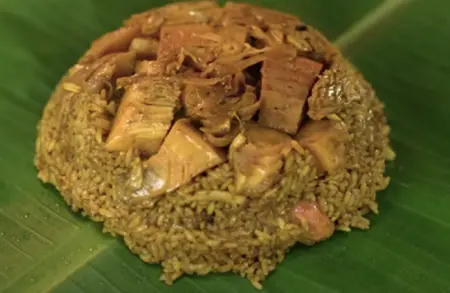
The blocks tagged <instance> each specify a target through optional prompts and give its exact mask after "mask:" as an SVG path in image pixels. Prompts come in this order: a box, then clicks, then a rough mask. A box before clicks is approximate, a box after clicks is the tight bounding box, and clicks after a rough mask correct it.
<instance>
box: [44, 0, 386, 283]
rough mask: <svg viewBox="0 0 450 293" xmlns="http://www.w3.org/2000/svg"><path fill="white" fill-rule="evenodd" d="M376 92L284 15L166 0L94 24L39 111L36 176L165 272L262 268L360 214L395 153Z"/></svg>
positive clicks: (362, 225)
mask: <svg viewBox="0 0 450 293" xmlns="http://www.w3.org/2000/svg"><path fill="white" fill-rule="evenodd" d="M388 135H389V127H388V125H387V121H386V118H385V115H384V110H383V104H382V103H381V102H380V101H379V100H378V98H377V97H376V95H375V93H374V91H373V89H372V88H371V86H370V85H369V83H368V82H366V81H365V80H364V78H363V77H362V76H361V74H360V73H358V72H357V71H356V70H355V69H354V68H353V67H352V66H351V65H350V64H349V63H348V61H347V60H346V59H345V58H344V57H343V56H342V55H341V53H340V52H339V51H338V50H337V49H336V48H335V47H333V46H332V45H331V44H330V43H329V42H328V41H327V40H326V39H325V38H324V37H323V36H322V35H321V34H320V33H319V32H318V31H317V30H315V29H314V28H312V27H310V26H308V25H306V24H304V23H303V22H302V21H301V20H300V19H298V18H297V17H295V16H292V15H288V14H284V13H281V12H277V11H274V10H269V9H265V8H262V7H259V6H253V5H248V4H240V3H227V4H226V5H225V6H224V7H219V6H217V5H216V4H215V3H214V2H209V1H201V2H186V3H177V4H171V5H168V6H165V7H161V8H157V9H152V10H149V11H147V12H144V13H141V14H137V15H133V16H132V17H131V18H130V19H129V20H127V21H126V22H125V24H124V26H123V27H122V28H119V29H118V30H116V31H114V32H110V33H107V34H105V35H104V36H102V37H101V38H100V39H98V40H97V41H95V42H93V43H92V46H91V48H90V49H89V50H88V51H87V53H86V54H85V55H84V56H83V57H81V58H80V59H79V61H78V63H77V64H76V65H74V66H73V67H72V68H70V69H69V70H68V72H67V74H66V75H65V76H64V77H63V78H62V79H61V81H60V83H59V85H58V86H57V87H56V89H55V91H54V92H53V94H52V96H51V98H50V100H49V101H48V104H47V105H46V107H45V109H44V112H43V116H42V120H41V121H40V124H39V127H38V137H37V146H36V157H35V165H36V167H37V169H38V172H39V173H38V174H39V178H40V179H41V180H42V181H43V182H46V183H50V184H52V185H54V186H56V188H57V189H58V190H59V191H60V193H61V194H62V196H63V197H64V199H65V201H66V202H67V204H68V205H70V207H71V208H72V209H73V210H75V211H82V213H83V214H84V215H87V216H89V217H90V218H91V219H92V220H94V221H99V222H103V224H104V231H105V232H108V233H111V234H113V235H120V236H122V237H123V238H124V240H125V243H126V245H127V246H128V247H129V249H130V250H131V251H132V252H133V253H135V254H136V255H138V256H139V257H140V258H141V259H142V260H143V261H145V262H148V263H159V264H161V265H162V268H163V274H162V276H161V279H162V280H163V281H165V282H166V283H168V284H172V283H173V282H174V280H176V279H177V278H179V277H180V276H182V275H183V274H199V275H206V274H209V273H211V272H220V273H224V272H234V273H237V274H239V275H241V276H242V277H246V278H248V279H249V280H250V281H251V283H252V284H253V285H254V286H255V287H257V288H261V287H262V285H261V282H262V281H263V280H264V279H265V278H266V277H267V275H268V274H269V273H270V272H271V271H273V270H274V269H275V268H276V266H277V265H278V264H279V263H280V262H281V261H282V260H283V258H284V257H285V253H286V252H287V251H288V250H289V249H290V248H291V247H292V246H294V245H295V244H297V243H301V244H303V245H312V244H315V243H317V242H320V241H323V240H326V239H327V238H329V237H330V236H332V234H333V233H334V232H335V231H336V230H341V231H347V232H348V231H350V230H351V228H359V229H368V228H369V224H370V223H369V220H368V219H367V218H366V217H365V215H367V214H368V213H371V212H372V213H376V214H377V213H378V207H377V203H376V193H377V192H378V191H380V190H383V189H385V188H386V187H387V185H388V183H389V178H388V177H386V176H384V171H385V163H386V161H389V160H392V159H393V158H394V153H393V151H392V149H391V148H390V146H389V140H388Z"/></svg>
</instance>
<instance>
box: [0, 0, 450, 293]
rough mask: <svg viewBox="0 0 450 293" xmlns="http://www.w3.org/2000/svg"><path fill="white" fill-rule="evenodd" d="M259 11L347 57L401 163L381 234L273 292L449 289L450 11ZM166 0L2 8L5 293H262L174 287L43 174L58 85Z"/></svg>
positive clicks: (303, 269)
mask: <svg viewBox="0 0 450 293" xmlns="http://www.w3.org/2000/svg"><path fill="white" fill-rule="evenodd" d="M254 2H258V3H259V4H261V5H265V6H267V7H271V8H277V9H280V10H283V11H287V12H291V13H295V14H297V15H299V16H301V17H302V18H303V19H304V20H305V21H306V22H308V23H309V24H312V25H314V26H316V27H317V28H318V29H320V30H321V31H323V32H324V33H325V35H327V36H328V37H329V38H330V40H332V41H334V42H336V44H337V45H339V46H340V47H341V48H342V50H343V51H344V53H345V55H347V56H348V57H349V58H350V59H351V60H352V61H353V62H354V63H355V64H356V66H357V67H358V68H359V69H360V70H361V71H362V72H363V74H364V75H365V76H366V78H367V79H368V80H369V81H370V82H371V83H372V84H373V85H374V87H375V89H376V90H377V92H378V94H379V96H380V98H381V99H382V100H383V101H384V102H385V103H386V106H387V108H386V109H387V114H388V117H389V119H390V123H391V125H392V129H393V132H392V141H393V145H394V148H395V150H396V152H397V159H396V160H395V162H394V163H392V164H390V165H389V166H388V173H389V175H390V176H392V183H391V185H390V187H389V188H388V189H387V190H386V191H385V192H383V193H380V194H379V202H380V210H381V214H380V216H377V217H373V218H372V224H373V225H372V229H370V230H369V231H366V232H361V231H354V232H352V233H343V232H342V233H337V235H335V237H333V238H332V239H331V240H329V241H326V242H324V243H321V244H319V245H316V246H314V247H308V248H307V247H297V248H295V249H294V250H293V251H292V252H291V253H289V255H288V256H287V258H286V260H285V261H284V262H283V263H282V264H281V265H280V266H279V268H278V269H277V270H276V271H275V272H274V273H273V274H271V275H270V277H269V278H268V279H267V281H266V282H265V283H264V289H263V292H267V293H283V292H308V293H310V292H311V293H315V292H319V293H338V292H345V293H353V292H377V293H378V292H389V293H390V292H418V293H419V292H432V293H438V292H450V278H449V277H450V212H449V208H450V139H449V137H450V127H449V126H450V96H449V94H450V82H449V79H448V75H447V73H448V72H450V59H449V58H448V54H449V51H450V42H449V41H448V40H449V39H450V29H449V28H450V18H449V17H448V11H450V2H449V1H443V0H442V1H438V0H430V1H428V0H427V1H424V0H410V1H407V0H404V1H402V0H384V1H382V0H359V1H357V0H340V1H336V0H297V1H287V0H277V1H276V0H264V1H254ZM439 2H440V3H439ZM165 3H167V1H162V0H153V1H151V0H127V1H114V0H113V1H111V0H76V1H75V0H73V1H69V0H40V1H37V0H21V1H17V0H14V1H13V0H0V292H5V293H7V292H8V293H9V292H11V293H27V292H33V293H47V292H55V293H56V292H61V293H72V292H73V293H75V292H87V293H103V292H105V293H120V292H124V293H129V292H130V293H140V292H161V293H169V292H181V291H180V290H185V291H186V292H196V293H206V292H213V290H214V292H218V293H221V292H227V293H228V292H233V293H234V292H235V293H239V292H256V291H257V290H256V289H254V288H253V287H252V286H251V285H250V284H249V282H247V281H246V280H244V279H241V278H239V277H237V276H234V275H210V276H206V277H195V276H193V277H183V278H182V279H181V280H179V281H177V282H176V283H175V284H174V285H173V286H171V287H169V286H167V285H165V284H164V283H162V282H160V281H159V280H158V279H159V274H160V268H159V267H158V266H156V265H148V264H145V263H143V262H141V261H140V260H139V258H138V257H136V256H134V255H132V254H131V253H130V252H129V251H128V250H127V249H126V247H125V245H124V244H123V243H122V242H121V240H120V239H114V238H112V237H110V236H107V235H104V234H102V232H101V226H100V225H97V224H93V223H91V222H90V221H89V220H87V219H85V218H83V217H82V216H81V215H79V214H74V213H72V212H71V211H70V210H69V209H68V208H67V207H66V206H65V204H64V202H63V201H62V199H61V197H60V196H59V194H58V193H57V192H56V191H55V190H54V189H52V188H51V187H49V186H44V185H42V184H41V183H40V182H39V181H38V179H37V177H36V171H35V169H34V167H33V155H34V140H35V135H36V124H37V122H38V120H39V118H40V114H41V111H42V109H43V107H44V105H45V103H46V101H47V99H48V97H49V95H50V93H51V91H52V89H53V87H54V86H55V85H56V83H57V82H58V79H59V78H60V76H61V75H62V74H63V73H64V72H65V70H66V69H67V68H68V67H69V66H70V65H72V64H73V63H74V62H75V61H76V60H77V59H78V57H79V56H80V55H81V54H82V53H83V52H84V51H85V50H86V49H87V47H88V45H89V43H90V42H91V41H92V40H94V39H96V38H97V37H98V36H99V35H100V34H102V33H104V32H106V31H108V30H111V29H113V28H115V27H117V26H119V25H120V23H121V21H122V20H123V19H125V18H127V17H128V16H129V15H130V14H131V13H135V12H139V11H142V10H145V9H149V8H152V7H155V6H159V5H163V4H165Z"/></svg>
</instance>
